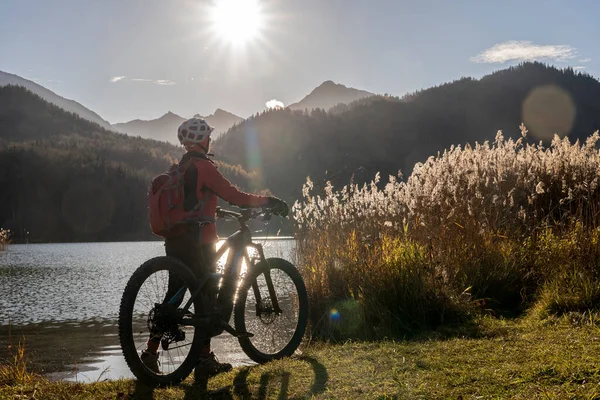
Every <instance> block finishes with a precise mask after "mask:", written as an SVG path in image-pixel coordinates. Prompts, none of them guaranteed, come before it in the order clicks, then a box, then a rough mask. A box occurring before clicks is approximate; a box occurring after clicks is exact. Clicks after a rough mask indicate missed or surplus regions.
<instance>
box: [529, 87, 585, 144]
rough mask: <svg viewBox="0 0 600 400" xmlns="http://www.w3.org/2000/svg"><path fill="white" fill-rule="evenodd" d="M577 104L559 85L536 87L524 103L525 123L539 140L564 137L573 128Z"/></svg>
mask: <svg viewBox="0 0 600 400" xmlns="http://www.w3.org/2000/svg"><path fill="white" fill-rule="evenodd" d="M575 112H576V108H575V103H574V102H573V99H572V98H571V95H570V94H569V93H568V92H567V91H566V90H564V89H563V88H561V87H559V86H557V85H543V86H539V87H536V88H535V89H533V90H532V91H531V93H529V95H528V96H527V98H526V99H525V101H524V102H523V122H524V123H525V126H527V129H528V130H529V132H531V134H532V135H533V136H534V137H535V138H536V139H538V140H551V139H552V137H553V136H554V134H555V133H556V134H558V135H559V136H560V137H563V136H565V135H567V134H569V132H571V129H572V128H573V123H574V122H575Z"/></svg>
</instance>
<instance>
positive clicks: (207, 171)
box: [182, 153, 269, 243]
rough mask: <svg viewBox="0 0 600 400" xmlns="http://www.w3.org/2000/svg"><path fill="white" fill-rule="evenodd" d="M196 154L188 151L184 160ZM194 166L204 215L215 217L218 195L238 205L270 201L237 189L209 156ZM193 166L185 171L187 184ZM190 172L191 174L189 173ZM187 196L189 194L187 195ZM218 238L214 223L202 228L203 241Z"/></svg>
mask: <svg viewBox="0 0 600 400" xmlns="http://www.w3.org/2000/svg"><path fill="white" fill-rule="evenodd" d="M194 156H195V154H193V153H187V154H185V155H184V156H183V159H182V162H184V161H185V160H186V158H187V159H189V158H190V157H194ZM193 166H195V167H196V170H197V171H198V176H197V179H196V198H197V199H199V201H203V203H204V204H203V206H202V210H204V211H203V213H202V215H203V216H205V217H207V218H211V219H213V220H214V219H215V217H216V212H217V203H218V201H219V199H218V197H220V198H222V199H223V200H225V201H227V202H228V203H230V204H232V205H234V206H238V207H257V206H262V205H266V204H267V202H268V201H269V200H268V199H269V198H268V197H266V196H257V195H254V194H250V193H245V192H242V191H240V190H238V189H236V187H235V186H233V185H232V184H231V182H229V181H228V180H227V179H226V178H225V177H224V176H223V175H222V174H221V173H220V172H219V171H218V170H217V167H216V166H215V164H214V163H213V162H212V161H211V160H209V159H207V158H198V159H197V160H196V161H194V162H193ZM193 166H190V167H189V168H188V170H187V171H186V173H185V178H184V179H185V181H186V186H187V184H188V183H193V182H188V180H189V177H192V179H193V176H194V175H195V174H194V173H193ZM188 172H190V174H188ZM186 197H187V196H186ZM217 240H218V236H217V227H216V225H215V224H214V223H212V224H208V225H205V226H204V227H203V228H202V243H214V242H216V241H217Z"/></svg>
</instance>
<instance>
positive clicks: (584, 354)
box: [0, 314, 600, 400]
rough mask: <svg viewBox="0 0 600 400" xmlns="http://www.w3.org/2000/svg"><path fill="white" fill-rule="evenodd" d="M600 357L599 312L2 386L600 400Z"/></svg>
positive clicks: (197, 394) (5, 394)
mask: <svg viewBox="0 0 600 400" xmlns="http://www.w3.org/2000/svg"><path fill="white" fill-rule="evenodd" d="M573 315H575V314H573ZM598 354H600V328H599V327H598V326H597V325H596V323H595V321H594V320H593V318H592V316H591V315H586V316H583V314H577V315H576V318H569V317H568V316H565V317H562V318H555V319H549V320H545V321H542V322H540V321H539V320H537V318H535V317H526V318H522V319H519V320H514V321H507V320H498V319H491V318H484V319H482V320H480V321H478V323H477V324H475V325H473V326H472V327H471V328H469V329H466V328H465V329H464V330H463V331H462V332H460V331H459V332H457V331H454V332H450V334H448V333H446V334H441V333H437V334H428V335H427V336H423V337H421V338H420V339H418V340H411V341H385V340H384V341H378V342H346V343H343V344H324V343H319V344H317V345H313V346H310V347H309V348H308V349H306V350H305V352H304V354H303V356H301V357H297V358H292V359H286V360H280V361H276V362H272V363H269V364H266V365H260V366H254V367H243V368H237V369H235V370H234V371H232V372H230V373H227V374H223V375H220V376H218V377H216V378H213V379H211V380H210V381H209V382H208V384H206V383H205V384H202V383H194V381H193V377H190V378H189V379H188V380H187V381H185V382H184V383H183V384H181V385H179V386H176V387H171V388H161V389H151V388H147V387H144V386H141V385H138V384H137V383H136V382H135V381H132V380H120V381H109V382H99V383H93V384H73V383H66V382H48V381H46V380H44V379H41V378H38V379H37V380H34V381H32V382H30V383H28V384H24V385H19V384H14V385H11V386H4V387H0V398H1V399H13V398H27V399H30V398H34V399H38V400H41V399H71V398H77V399H138V398H139V399H145V398H154V399H196V398H221V399H230V398H233V399H245V398H264V399H292V398H309V399H310V398H314V399H357V398H361V399H362V398H366V399H386V398H387V399H459V398H462V399H600V364H599V363H598ZM19 396H20V397H19Z"/></svg>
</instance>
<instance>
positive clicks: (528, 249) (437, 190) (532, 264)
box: [293, 125, 600, 336]
mask: <svg viewBox="0 0 600 400" xmlns="http://www.w3.org/2000/svg"><path fill="white" fill-rule="evenodd" d="M521 133H522V137H521V138H519V139H517V140H513V139H505V138H504V136H503V135H502V133H501V132H498V134H497V136H496V139H495V141H494V142H492V143H490V142H487V141H486V142H484V143H482V144H479V143H475V144H474V145H466V146H464V147H462V146H453V147H452V148H450V149H449V150H446V151H444V152H443V153H440V154H438V155H437V156H434V157H430V158H429V159H428V160H427V161H426V162H425V163H422V164H417V165H415V168H414V170H413V173H412V174H411V175H410V176H409V177H407V179H406V180H401V179H398V178H397V177H394V176H390V177H389V180H388V182H387V183H386V184H385V185H383V184H382V183H381V182H380V177H379V175H377V176H376V177H375V179H374V180H373V181H372V182H371V183H370V184H368V185H363V186H359V185H356V184H349V185H347V186H345V187H343V188H341V189H339V190H334V188H333V187H332V186H331V185H330V184H327V185H326V187H325V189H324V191H323V192H322V193H314V192H315V190H314V187H313V184H312V182H311V181H310V180H307V183H306V185H305V186H304V192H303V194H304V199H303V201H301V202H297V203H296V204H295V205H294V208H293V211H294V217H295V223H296V228H297V236H298V239H299V245H298V253H299V254H298V255H299V259H300V262H301V264H302V265H303V267H304V268H303V271H304V274H305V278H306V281H307V285H308V289H309V291H310V295H311V299H312V304H313V306H312V310H311V321H312V323H313V327H314V329H315V332H317V333H319V334H323V333H325V334H327V333H328V332H329V333H331V332H333V331H336V329H337V331H336V332H338V334H341V333H340V332H339V330H340V329H338V328H340V327H341V325H340V324H341V322H340V321H341V320H342V319H344V316H343V315H339V313H340V312H339V310H337V309H335V304H337V303H339V302H347V301H348V300H352V301H353V302H354V303H355V306H354V307H353V309H354V310H360V313H361V314H360V315H362V317H361V318H362V321H363V322H362V323H363V326H365V327H366V328H365V330H363V335H370V336H372V335H378V333H377V332H378V331H379V332H384V333H385V334H386V335H390V334H391V335H404V334H406V333H407V332H409V333H410V332H412V331H414V330H415V329H418V328H423V327H425V328H430V327H435V326H437V325H438V324H440V323H442V322H445V321H448V320H460V319H462V318H465V316H468V315H471V314H472V312H473V310H474V309H484V310H489V311H490V312H494V313H511V314H514V313H517V312H521V311H523V310H524V309H525V308H526V307H529V306H530V305H531V303H532V301H534V300H536V299H540V298H541V297H543V296H546V297H547V298H549V297H548V296H550V295H549V294H545V295H543V293H548V291H549V289H548V288H549V287H551V286H552V285H553V284H556V283H553V282H560V281H561V280H564V279H565V275H568V276H571V277H574V276H576V275H577V274H581V273H584V272H582V271H587V272H585V276H586V277H589V279H593V280H594V282H600V280H597V276H598V275H600V269H599V262H598V258H595V254H596V253H597V251H596V249H595V248H594V247H593V246H591V245H589V243H595V242H594V240H596V239H595V238H597V237H598V235H599V233H598V228H599V227H600V217H599V216H600V187H599V179H600V152H599V151H598V146H597V145H598V140H599V138H600V135H599V134H598V132H596V133H594V134H593V135H591V136H590V137H589V138H588V139H587V140H586V141H585V143H579V142H575V143H570V142H569V140H568V138H563V139H561V138H559V137H558V136H555V138H554V139H553V141H552V144H551V146H550V147H548V148H545V147H544V146H543V145H542V144H541V143H539V144H536V143H529V142H528V140H527V130H526V128H525V127H524V126H523V125H521ZM561 243H562V245H561ZM564 243H568V244H567V245H564ZM550 255H551V256H550ZM592 255H594V256H592ZM548 257H551V258H550V259H549V258H548ZM557 260H563V261H564V262H561V263H558V262H557ZM577 276H578V275H577ZM573 279H574V278H573ZM573 279H571V281H570V282H574V281H573ZM579 282H581V280H579ZM595 284H596V283H594V285H595ZM592 286H593V285H592ZM544 290H545V291H546V292H544ZM590 290H592V289H591V288H589V287H588V288H581V290H580V291H577V293H579V294H580V295H582V293H584V292H585V293H586V296H588V300H586V302H584V303H585V304H591V303H590V300H589V299H590V298H593V295H591V294H590V293H591V292H590ZM593 290H595V289H593ZM594 293H595V292H594ZM590 296H591V297H590ZM582 299H583V297H582V296H577V295H576V296H575V297H574V300H572V301H571V303H578V302H579V301H580V300H582ZM548 304H550V303H548ZM553 304H554V306H552V307H555V308H556V307H558V306H557V304H562V303H561V302H560V301H554V303H553ZM569 307H571V308H576V307H575V306H574V305H573V304H572V305H571V306H569ZM334 309H335V311H336V312H337V314H336V313H332V311H331V310H334ZM331 315H336V317H335V318H333V319H332V318H331ZM376 315H379V316H381V318H379V319H377V318H375V319H373V318H374V316H376ZM352 318H357V317H354V316H353V317H352ZM336 326H337V328H336ZM367 331H368V332H367ZM342 336H343V335H342Z"/></svg>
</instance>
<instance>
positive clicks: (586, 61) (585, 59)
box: [579, 58, 592, 63]
mask: <svg viewBox="0 0 600 400" xmlns="http://www.w3.org/2000/svg"><path fill="white" fill-rule="evenodd" d="M590 61H592V59H591V58H582V59H581V60H579V62H580V63H589V62H590Z"/></svg>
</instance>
